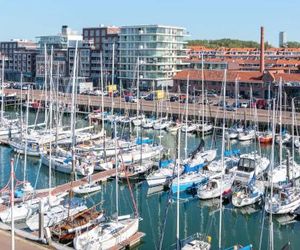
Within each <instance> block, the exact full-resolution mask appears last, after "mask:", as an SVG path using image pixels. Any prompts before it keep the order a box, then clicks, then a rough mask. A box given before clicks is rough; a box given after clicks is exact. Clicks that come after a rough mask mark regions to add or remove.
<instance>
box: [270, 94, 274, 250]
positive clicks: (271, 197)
mask: <svg viewBox="0 0 300 250" xmlns="http://www.w3.org/2000/svg"><path fill="white" fill-rule="evenodd" d="M272 118H273V124H272V138H275V99H273V117H272ZM274 150H275V140H274V139H273V140H272V150H271V165H270V173H271V174H270V177H271V179H270V181H271V192H270V203H271V204H270V207H271V208H272V207H273V174H272V173H273V168H274ZM269 226H270V230H269V249H270V250H273V249H274V239H273V213H272V209H271V210H270V216H269Z"/></svg>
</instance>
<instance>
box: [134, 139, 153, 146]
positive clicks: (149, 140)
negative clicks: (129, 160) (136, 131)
mask: <svg viewBox="0 0 300 250" xmlns="http://www.w3.org/2000/svg"><path fill="white" fill-rule="evenodd" d="M135 143H136V144H137V145H141V144H152V143H153V140H152V139H149V138H142V139H141V138H138V139H136V141H135Z"/></svg>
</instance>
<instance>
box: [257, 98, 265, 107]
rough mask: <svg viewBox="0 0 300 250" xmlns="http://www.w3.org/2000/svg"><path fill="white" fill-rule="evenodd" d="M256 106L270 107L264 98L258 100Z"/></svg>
mask: <svg viewBox="0 0 300 250" xmlns="http://www.w3.org/2000/svg"><path fill="white" fill-rule="evenodd" d="M256 108H258V109H265V108H268V102H267V101H266V100H264V99H261V100H257V101H256Z"/></svg>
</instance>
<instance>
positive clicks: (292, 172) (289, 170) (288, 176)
mask: <svg viewBox="0 0 300 250" xmlns="http://www.w3.org/2000/svg"><path fill="white" fill-rule="evenodd" d="M294 127H295V103H294V98H293V99H292V143H291V144H292V157H291V158H290V150H289V149H287V157H286V161H282V147H280V152H279V154H280V157H279V158H280V162H279V165H278V166H277V167H275V168H274V169H273V170H272V171H271V172H270V173H269V180H272V182H273V183H274V184H277V185H284V184H287V183H289V182H290V181H293V180H296V179H298V178H299V177H300V165H299V164H298V163H297V162H296V161H295V160H294V158H295V135H294Z"/></svg>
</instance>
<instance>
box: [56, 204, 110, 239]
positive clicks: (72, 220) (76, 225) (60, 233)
mask: <svg viewBox="0 0 300 250" xmlns="http://www.w3.org/2000/svg"><path fill="white" fill-rule="evenodd" d="M104 219H105V218H104V214H103V212H102V211H97V210H96V207H95V206H93V207H92V208H87V209H86V210H83V211H82V212H80V213H78V214H75V215H74V216H71V217H69V219H67V220H65V221H63V223H61V224H56V225H54V226H53V227H52V228H51V233H52V238H53V239H54V240H57V241H59V242H60V243H62V244H68V243H71V242H72V241H73V240H74V238H75V237H76V235H77V234H78V232H81V233H83V232H86V231H89V230H92V229H93V228H94V227H95V226H97V225H98V224H99V223H101V222H103V221H104Z"/></svg>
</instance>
